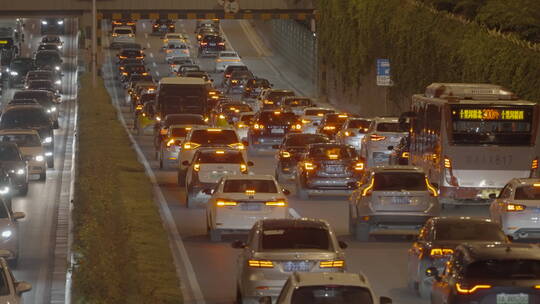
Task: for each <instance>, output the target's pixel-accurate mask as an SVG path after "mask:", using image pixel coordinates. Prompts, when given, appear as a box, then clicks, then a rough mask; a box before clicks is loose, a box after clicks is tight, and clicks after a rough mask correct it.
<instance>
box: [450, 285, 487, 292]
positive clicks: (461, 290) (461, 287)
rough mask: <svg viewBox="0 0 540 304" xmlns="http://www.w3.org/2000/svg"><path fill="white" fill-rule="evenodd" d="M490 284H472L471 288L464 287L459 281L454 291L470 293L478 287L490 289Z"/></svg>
mask: <svg viewBox="0 0 540 304" xmlns="http://www.w3.org/2000/svg"><path fill="white" fill-rule="evenodd" d="M490 288H491V285H474V286H472V287H471V288H468V287H465V286H463V285H461V284H460V283H456V291H457V292H458V293H460V294H472V293H474V292H475V291H477V290H478V289H490Z"/></svg>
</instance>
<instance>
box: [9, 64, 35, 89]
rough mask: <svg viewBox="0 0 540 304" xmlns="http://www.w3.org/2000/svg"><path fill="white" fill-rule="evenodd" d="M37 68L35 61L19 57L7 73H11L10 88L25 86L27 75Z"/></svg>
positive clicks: (10, 65)
mask: <svg viewBox="0 0 540 304" xmlns="http://www.w3.org/2000/svg"><path fill="white" fill-rule="evenodd" d="M34 68H35V65H34V60H33V59H32V58H28V57H17V58H15V59H13V60H12V61H11V63H10V64H9V68H8V70H7V72H8V73H9V78H8V79H9V81H8V82H9V86H10V87H14V86H16V85H21V84H23V82H24V80H25V79H26V74H27V73H28V72H30V71H31V70H33V69H34Z"/></svg>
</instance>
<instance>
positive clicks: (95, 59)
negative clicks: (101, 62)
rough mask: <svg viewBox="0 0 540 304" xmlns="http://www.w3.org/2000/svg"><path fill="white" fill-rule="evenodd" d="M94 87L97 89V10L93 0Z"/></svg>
mask: <svg viewBox="0 0 540 304" xmlns="http://www.w3.org/2000/svg"><path fill="white" fill-rule="evenodd" d="M91 60H92V87H94V88H95V87H97V9H96V0H92V59H91Z"/></svg>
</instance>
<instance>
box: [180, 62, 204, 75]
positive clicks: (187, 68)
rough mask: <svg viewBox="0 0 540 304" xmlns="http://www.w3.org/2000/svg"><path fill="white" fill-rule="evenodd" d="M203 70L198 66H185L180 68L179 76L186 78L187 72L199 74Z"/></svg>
mask: <svg viewBox="0 0 540 304" xmlns="http://www.w3.org/2000/svg"><path fill="white" fill-rule="evenodd" d="M200 70H201V67H200V66H198V65H196V64H183V65H181V66H180V67H179V68H178V73H177V75H178V76H180V77H186V76H185V75H187V72H198V71H200Z"/></svg>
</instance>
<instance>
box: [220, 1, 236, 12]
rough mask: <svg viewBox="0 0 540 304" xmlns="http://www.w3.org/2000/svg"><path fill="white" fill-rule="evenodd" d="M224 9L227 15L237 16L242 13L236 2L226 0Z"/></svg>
mask: <svg viewBox="0 0 540 304" xmlns="http://www.w3.org/2000/svg"><path fill="white" fill-rule="evenodd" d="M223 9H224V10H225V13H226V14H236V13H238V12H239V11H240V5H239V4H238V2H236V0H225V3H224V4H223Z"/></svg>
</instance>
